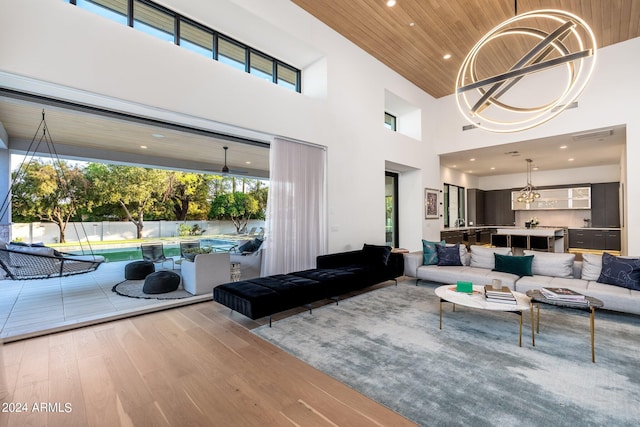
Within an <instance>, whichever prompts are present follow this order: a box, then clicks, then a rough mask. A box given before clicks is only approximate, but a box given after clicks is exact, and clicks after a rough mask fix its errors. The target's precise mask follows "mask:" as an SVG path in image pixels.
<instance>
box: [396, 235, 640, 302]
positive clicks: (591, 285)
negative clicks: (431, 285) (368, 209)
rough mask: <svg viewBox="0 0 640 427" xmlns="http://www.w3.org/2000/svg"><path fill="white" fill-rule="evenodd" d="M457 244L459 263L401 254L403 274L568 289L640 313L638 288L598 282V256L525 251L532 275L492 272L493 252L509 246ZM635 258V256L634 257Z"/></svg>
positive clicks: (515, 287)
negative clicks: (425, 261)
mask: <svg viewBox="0 0 640 427" xmlns="http://www.w3.org/2000/svg"><path fill="white" fill-rule="evenodd" d="M463 248H464V246H460V260H461V262H462V264H463V265H460V266H442V265H423V252H422V251H419V252H411V253H407V254H404V266H405V269H404V274H405V276H409V277H415V278H416V279H417V280H426V281H430V282H437V283H456V282H457V281H459V280H462V281H469V282H472V283H473V284H474V285H486V284H490V283H491V281H492V280H493V279H500V280H501V281H502V284H503V285H505V286H508V287H509V288H510V289H512V290H515V291H518V292H522V293H525V292H527V291H528V290H530V289H539V288H542V287H553V288H569V289H572V290H574V291H577V292H580V293H582V294H585V295H588V296H591V297H595V298H598V299H599V300H601V301H602V302H603V303H604V306H603V308H604V309H607V310H614V311H620V312H625V313H633V314H640V291H637V290H632V289H628V288H624V287H620V286H615V285H609V284H605V283H600V282H598V278H599V277H600V272H601V269H602V256H601V255H595V254H584V255H583V261H575V255H574V254H570V253H549V252H537V251H525V252H524V254H525V255H533V262H532V272H533V275H532V276H519V275H516V274H511V273H503V272H499V271H493V270H492V269H493V268H494V267H495V263H494V262H493V258H494V253H497V254H500V255H510V249H509V248H488V247H484V246H471V248H470V249H471V251H470V253H467V251H466V248H464V249H463ZM636 259H637V258H636Z"/></svg>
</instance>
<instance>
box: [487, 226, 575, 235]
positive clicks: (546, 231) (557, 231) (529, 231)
mask: <svg viewBox="0 0 640 427" xmlns="http://www.w3.org/2000/svg"><path fill="white" fill-rule="evenodd" d="M496 234H515V235H520V236H556V235H558V236H562V235H564V228H544V227H534V228H518V227H513V228H498V230H497V231H496Z"/></svg>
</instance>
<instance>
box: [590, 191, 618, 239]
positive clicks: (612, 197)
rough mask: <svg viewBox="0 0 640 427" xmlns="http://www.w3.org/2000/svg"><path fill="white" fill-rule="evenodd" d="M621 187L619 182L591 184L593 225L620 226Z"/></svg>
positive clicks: (604, 226)
mask: <svg viewBox="0 0 640 427" xmlns="http://www.w3.org/2000/svg"><path fill="white" fill-rule="evenodd" d="M619 188H620V183H619V182H607V183H603V184H592V185H591V225H592V226H593V227H603V228H619V227H620V192H619Z"/></svg>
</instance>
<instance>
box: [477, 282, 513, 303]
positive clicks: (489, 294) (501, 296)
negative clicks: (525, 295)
mask: <svg viewBox="0 0 640 427" xmlns="http://www.w3.org/2000/svg"><path fill="white" fill-rule="evenodd" d="M484 296H485V298H486V300H487V302H497V303H500V304H513V305H515V304H517V301H516V297H514V296H513V293H512V292H511V289H509V288H508V287H507V286H502V287H500V288H494V287H493V286H492V285H485V287H484Z"/></svg>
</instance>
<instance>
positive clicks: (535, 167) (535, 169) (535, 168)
mask: <svg viewBox="0 0 640 427" xmlns="http://www.w3.org/2000/svg"><path fill="white" fill-rule="evenodd" d="M531 169H533V170H534V171H537V170H538V169H540V168H539V167H538V166H534V167H532V168H531Z"/></svg>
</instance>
